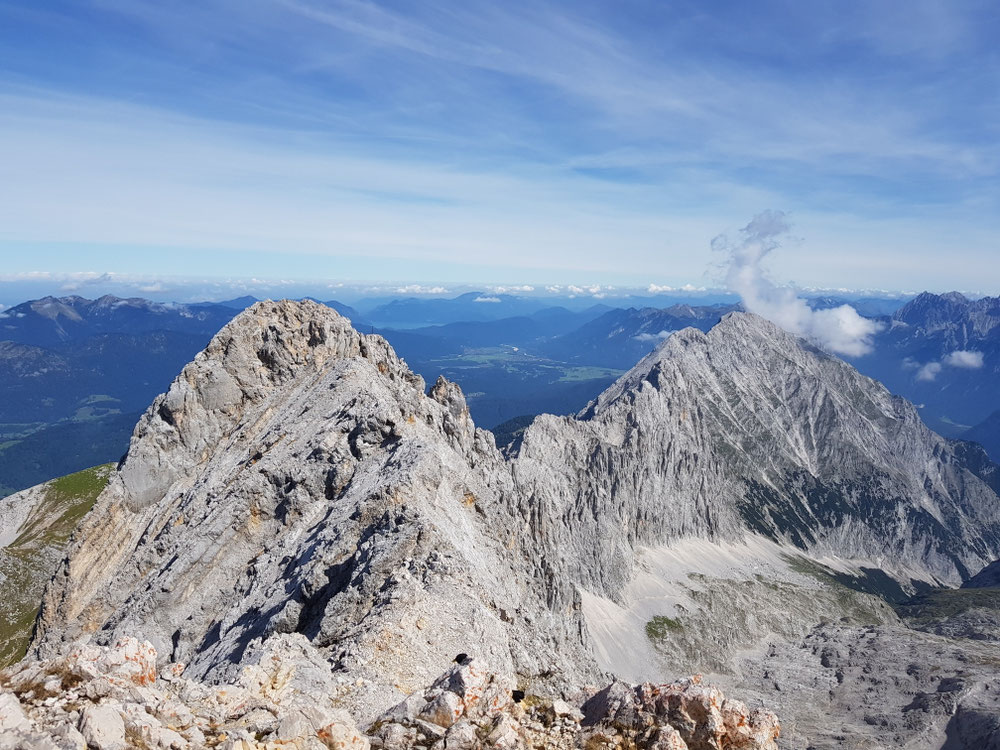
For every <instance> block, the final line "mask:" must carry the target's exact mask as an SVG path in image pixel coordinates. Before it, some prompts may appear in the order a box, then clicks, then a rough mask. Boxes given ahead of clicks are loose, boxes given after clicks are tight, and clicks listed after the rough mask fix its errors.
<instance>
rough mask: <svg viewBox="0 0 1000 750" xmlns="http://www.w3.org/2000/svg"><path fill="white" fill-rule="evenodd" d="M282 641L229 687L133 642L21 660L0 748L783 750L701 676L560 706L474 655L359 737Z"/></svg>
mask: <svg viewBox="0 0 1000 750" xmlns="http://www.w3.org/2000/svg"><path fill="white" fill-rule="evenodd" d="M277 640H278V642H277V643H276V644H275V645H274V647H273V649H272V653H271V654H270V658H268V659H265V660H262V661H261V663H260V664H257V665H252V666H248V667H244V669H243V670H242V672H241V673H240V676H239V679H238V680H237V682H235V683H234V684H229V685H206V684H204V683H200V682H197V681H193V680H189V679H186V678H185V677H184V676H183V671H184V667H183V665H181V664H177V663H172V664H168V665H167V666H166V667H164V668H162V669H160V670H157V667H156V651H155V649H154V648H153V647H152V646H151V645H150V644H149V643H148V642H147V643H140V642H139V641H138V640H136V639H134V638H123V639H121V640H120V641H119V642H118V643H117V644H116V645H115V646H113V647H106V646H92V645H87V646H81V647H79V648H77V649H75V650H73V651H72V652H71V653H70V654H69V655H67V656H65V657H62V658H59V659H52V660H47V661H24V662H21V663H20V664H18V665H16V666H14V667H11V668H9V669H7V670H5V671H3V672H0V750H87V748H91V749H92V750H125V748H138V749H140V750H153V749H154V748H155V749H162V750H187V749H188V748H192V749H194V748H206V747H208V748H220V749H222V750H257V749H261V750H291V749H293V748H294V749H296V750H306V749H309V748H317V749H319V750H321V749H322V748H337V749H338V750H368V749H369V748H384V750H404V749H406V748H418V747H426V748H441V749H443V748H451V749H452V750H475V749H478V748H550V749H552V750H558V749H561V748H566V749H567V750H568V749H569V748H587V749H588V750H597V749H598V748H649V750H723V748H726V749H727V750H774V749H775V748H776V747H777V745H776V744H775V740H776V738H777V737H778V734H779V731H780V728H779V725H778V720H777V717H776V716H775V715H774V714H773V713H771V712H769V711H765V710H761V709H756V710H752V711H751V710H749V709H748V708H747V706H746V705H745V704H743V703H741V702H740V701H736V700H731V699H728V698H726V697H725V696H723V695H722V693H721V692H720V691H719V690H717V689H716V688H713V687H709V686H706V685H702V684H701V681H700V678H697V677H695V678H690V679H688V680H684V681H681V682H675V683H672V684H669V685H652V684H648V683H647V684H643V685H636V686H633V685H627V684H625V683H622V682H613V683H611V684H610V685H608V686H607V687H605V688H604V689H603V690H600V691H592V692H591V694H589V695H587V696H578V698H580V700H576V701H566V700H562V699H559V698H557V699H554V700H553V699H546V698H542V697H539V696H535V695H525V694H524V692H522V691H520V690H518V689H517V688H516V681H515V679H514V678H513V677H512V676H504V675H499V674H497V673H495V672H491V671H489V670H488V669H487V668H485V667H483V666H481V665H480V664H479V662H478V660H476V659H474V658H472V657H469V656H468V655H466V654H459V655H458V656H457V657H456V662H455V663H454V664H453V665H452V666H451V668H450V669H448V670H447V671H446V672H445V673H444V674H443V675H441V677H440V678H438V679H437V680H436V681H435V682H434V683H433V684H432V685H431V686H430V687H428V688H427V689H426V690H423V691H417V692H416V693H413V694H412V695H410V696H409V697H407V698H406V700H404V701H403V702H402V703H400V704H399V705H398V706H396V707H394V708H392V709H391V710H389V711H387V712H386V713H385V714H384V715H383V716H381V717H380V718H379V719H377V720H376V721H375V722H374V723H373V724H371V725H370V726H369V727H366V728H364V730H362V729H359V728H358V726H357V725H356V724H355V723H354V721H353V720H352V718H351V717H350V716H349V715H348V714H347V713H346V712H345V711H343V710H342V709H341V708H339V707H338V706H337V687H336V685H326V684H323V683H324V680H329V675H328V673H327V674H324V672H323V670H322V668H321V665H318V664H317V665H309V664H308V663H305V662H303V661H302V660H301V658H298V659H296V658H294V657H295V655H296V652H297V651H298V650H299V649H300V648H301V644H299V643H297V641H298V640H299V638H297V637H294V636H286V637H283V638H280V639H277ZM312 666H315V667H316V668H315V669H312V668H311V667H312Z"/></svg>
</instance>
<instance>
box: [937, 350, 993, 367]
mask: <svg viewBox="0 0 1000 750" xmlns="http://www.w3.org/2000/svg"><path fill="white" fill-rule="evenodd" d="M941 361H942V362H944V363H945V364H946V365H949V366H951V367H959V368H961V369H965V370H978V369H979V368H980V367H982V366H983V353H982V352H974V351H969V350H965V349H956V350H955V351H953V352H952V353H951V354H949V355H948V356H947V357H945V358H944V359H943V360H941Z"/></svg>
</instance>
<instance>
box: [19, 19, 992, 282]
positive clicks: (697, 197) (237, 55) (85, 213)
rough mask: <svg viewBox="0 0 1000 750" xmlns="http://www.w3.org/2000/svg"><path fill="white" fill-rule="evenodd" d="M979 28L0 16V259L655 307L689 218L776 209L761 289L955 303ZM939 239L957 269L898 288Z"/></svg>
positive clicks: (683, 255)
mask: <svg viewBox="0 0 1000 750" xmlns="http://www.w3.org/2000/svg"><path fill="white" fill-rule="evenodd" d="M904 21H905V22H904ZM998 25H1000V21H998V20H997V18H996V15H995V14H994V13H992V12H991V10H990V7H989V6H988V5H977V4H976V3H969V4H966V3H963V4H955V3H947V2H943V1H940V2H935V1H932V0H915V2H913V3H907V4H905V5H904V4H895V3H879V4H875V5H872V4H870V3H864V2H860V1H853V0H848V1H847V2H827V1H825V0H821V2H817V3H810V4H809V5H808V6H805V5H801V6H796V5H792V6H789V5H788V4H787V3H780V2H773V3H771V2H765V3H763V4H756V5H755V6H754V7H753V8H750V7H748V6H746V5H745V4H740V3H732V4H722V5H720V6H718V7H716V8H714V9H713V12H712V13H711V14H708V13H704V12H702V10H701V9H700V8H697V7H694V6H691V5H689V4H684V3H672V4H663V3H654V2H651V1H649V2H645V1H644V0H640V2H639V3H635V4H630V5H629V6H628V7H627V8H615V9H611V8H609V7H606V6H601V5H600V4H597V5H581V4H578V3H569V2H544V1H543V2H533V3H528V2H520V1H519V0H514V2H509V3H499V4H498V3H489V2H485V1H481V0H470V2H468V3H459V4H456V3H452V2H443V1H442V0H429V2H425V3H412V4H388V3H379V2H359V1H358V0H329V1H327V2H322V3H320V2H318V0H264V1H263V2H257V3H237V2H233V0H205V1H204V2H193V0H191V1H189V0H179V1H178V2H176V3H158V2H152V1H151V0H128V1H127V2H126V1H125V0H101V2H99V3H97V4H95V5H94V6H93V7H88V8H87V9H82V8H75V7H73V6H69V5H67V6H40V5H38V4H35V3H27V2H20V3H19V2H16V1H15V2H14V3H7V4H5V5H4V6H3V7H0V45H3V48H4V50H5V55H4V61H3V62H2V63H0V92H2V93H3V101H2V102H0V107H2V109H0V112H2V113H3V116H0V158H2V159H3V162H4V166H5V170H9V171H11V172H12V177H14V178H16V179H10V180H5V185H8V186H9V185H17V190H13V189H11V188H9V187H8V188H6V189H5V191H4V194H3V195H2V196H0V197H2V198H3V201H0V219H2V220H3V222H2V227H3V229H2V230H0V243H5V244H4V247H5V248H14V247H15V245H13V244H10V243H18V242H20V243H60V242H62V243H66V242H74V243H81V244H87V243H89V244H87V252H90V253H107V251H106V250H101V249H99V248H101V247H107V246H109V245H112V244H117V245H118V246H131V247H134V248H142V249H143V252H145V253H152V254H154V255H155V253H156V251H157V250H160V251H165V250H166V249H168V248H173V249H176V248H190V249H192V251H194V250H195V249H197V250H198V251H199V252H200V257H201V260H202V262H203V263H205V264H206V265H208V264H213V265H214V266H215V267H216V269H217V270H221V269H224V268H225V267H226V265H227V264H228V263H231V256H227V255H226V253H227V252H233V251H239V252H255V253H258V254H271V255H272V256H273V257H274V258H275V259H276V260H274V261H273V262H272V264H271V265H270V267H268V268H265V266H264V265H263V264H262V265H261V270H262V271H265V272H267V273H271V274H280V273H281V268H282V266H283V263H282V261H281V257H282V256H285V257H287V256H288V255H290V254H294V253H301V254H312V255H316V256H320V257H327V258H337V259H344V261H345V262H344V263H342V264H341V268H342V269H343V270H342V272H343V273H345V274H348V273H349V274H351V275H354V276H356V275H357V274H359V273H362V274H365V273H367V274H370V275H374V274H377V273H386V272H397V271H398V272H400V273H403V274H404V275H405V276H406V277H408V278H416V275H415V273H416V272H418V271H419V270H420V269H421V268H422V267H424V268H426V269H427V271H426V273H427V277H426V279H427V280H429V279H430V278H437V279H442V278H445V276H444V273H443V271H448V272H450V271H451V270H452V269H458V270H456V271H455V278H463V279H465V278H469V276H468V274H469V273H478V274H480V275H479V278H494V279H497V280H498V281H500V282H501V283H516V282H517V281H519V280H523V279H524V278H529V277H530V278H532V279H537V280H538V281H539V282H542V283H547V282H548V281H549V279H552V280H553V281H555V280H557V279H558V280H561V283H568V282H567V279H568V278H569V276H568V274H567V271H570V270H575V269H580V270H581V271H582V272H583V273H584V274H586V273H589V272H596V273H599V274H605V275H606V278H607V279H608V280H609V281H611V283H616V281H617V280H619V279H623V280H627V281H628V282H629V283H642V284H643V285H647V284H648V283H649V278H650V277H653V278H656V279H657V282H656V283H657V285H659V286H675V287H680V286H682V285H684V284H685V283H688V284H690V283H692V282H694V283H697V282H698V278H699V276H700V275H701V271H702V267H703V265H704V262H703V258H702V257H701V256H700V255H699V249H700V248H701V247H703V243H704V240H705V239H706V238H707V237H710V236H712V234H714V233H715V231H716V230H715V227H718V226H720V225H725V224H728V223H730V222H731V221H732V220H733V217H735V216H745V215H751V214H753V213H754V212H756V211H758V210H759V208H760V207H761V206H765V205H782V206H787V207H789V208H790V209H792V210H794V211H795V214H796V217H797V222H798V225H799V227H800V229H801V231H802V232H803V233H805V234H807V235H808V236H809V237H810V248H812V250H811V252H805V253H800V254H795V255H792V254H786V255H785V256H783V257H776V258H775V259H774V263H775V266H776V267H777V269H778V271H777V272H778V273H779V274H780V275H781V276H782V277H783V278H787V279H794V280H796V281H798V282H800V283H803V284H814V285H822V286H832V285H838V284H844V285H852V286H859V285H867V286H893V287H899V286H905V287H908V288H909V287H923V286H931V285H932V284H933V285H941V284H943V285H946V286H962V287H969V286H973V285H975V286H981V285H982V284H983V279H982V275H981V274H977V278H976V279H971V278H968V276H967V274H968V271H963V268H966V269H967V268H972V267H979V268H983V267H985V266H984V264H983V263H981V262H980V261H981V260H982V259H988V258H989V257H990V254H991V253H992V251H993V237H995V235H996V232H997V231H998V230H1000V222H998V220H997V219H996V218H994V217H996V216H998V215H1000V211H997V208H1000V188H998V184H997V183H998V176H1000V146H998V144H1000V137H998V136H1000V125H998V124H997V123H1000V105H998V104H997V103H996V101H995V100H994V98H991V97H984V96H982V95H981V92H982V91H992V90H996V87H997V85H998V84H1000V62H998V61H997V60H996V58H995V56H994V55H993V54H992V49H993V40H994V39H995V38H996V36H997V34H998V33H1000V28H998ZM734 30H738V32H739V33H733V32H734ZM873 70H874V71H878V75H874V76H873V75H872V71H873ZM81 80H86V81H87V86H86V88H84V87H83V86H82V84H80V83H79V81H81ZM915 91H919V95H914V92H915ZM4 146H6V148H4ZM0 190H4V188H0ZM3 205H7V206H9V208H8V209H7V210H6V211H5V210H4V209H3V208H2V206H3ZM511 217H517V221H512V220H511ZM945 247H947V248H948V249H949V250H950V251H952V252H959V253H961V254H962V256H963V257H964V258H965V259H967V260H968V261H969V262H968V263H966V264H964V265H963V264H953V265H952V266H951V267H950V268H949V269H947V271H948V274H950V275H949V276H948V277H942V275H940V274H936V275H935V276H933V277H930V276H928V275H927V273H926V271H921V269H922V268H924V269H925V268H927V267H928V266H929V263H928V261H933V259H934V258H936V257H938V255H939V254H940V253H941V252H942V249H943V248H945ZM955 248H958V249H957V250H956V249H955ZM52 257H53V258H55V257H56V256H55V255H53V256H52ZM350 258H354V259H355V260H348V259H350ZM387 258H390V259H392V260H393V261H394V262H393V263H392V264H386V263H385V262H384V260H385V259H387ZM401 260H409V261H411V265H409V266H407V265H406V264H405V263H401V262H398V261H401ZM134 263H135V264H136V265H135V267H136V268H139V267H140V266H139V261H138V260H136V261H134ZM460 265H461V266H463V267H462V268H459V266H460ZM994 265H995V264H994ZM904 266H905V267H906V268H907V269H912V270H906V271H901V270H900V269H901V268H903V267H904ZM108 267H113V266H112V264H108ZM116 267H120V266H116ZM149 267H150V264H149V263H147V265H146V266H145V268H147V269H148V268H149ZM500 267H506V268H509V269H511V273H510V275H509V276H508V277H507V278H504V279H502V280H499V279H498V278H497V276H496V273H495V272H496V271H497V270H499V268H500ZM990 267H992V266H990ZM541 270H544V271H545V272H546V273H542V274H537V273H536V274H532V273H530V272H531V271H541ZM550 271H551V276H550V277H547V273H548V272H550ZM995 273H996V274H997V277H996V278H995V279H989V280H987V282H986V283H987V284H990V285H1000V270H998V271H996V272H995ZM904 274H905V275H904ZM400 278H403V276H401V277H400ZM587 278H592V277H587ZM574 281H575V283H577V284H578V285H580V284H582V283H583V278H581V277H577V278H576V279H575V280H574Z"/></svg>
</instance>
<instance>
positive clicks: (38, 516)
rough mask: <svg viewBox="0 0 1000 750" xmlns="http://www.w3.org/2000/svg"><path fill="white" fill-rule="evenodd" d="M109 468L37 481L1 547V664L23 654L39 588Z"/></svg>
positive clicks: (100, 487) (109, 466) (98, 489)
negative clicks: (11, 536)
mask: <svg viewBox="0 0 1000 750" xmlns="http://www.w3.org/2000/svg"><path fill="white" fill-rule="evenodd" d="M111 470H112V465H111V464H104V465H102V466H95V467H93V468H90V469H84V470H83V471H78V472H76V473H74V474H69V475H67V476H64V477H60V478H59V479H53V480H52V481H50V482H46V483H44V484H43V485H40V486H39V487H38V488H37V492H38V493H39V494H38V495H37V496H36V497H37V501H36V503H35V505H34V507H33V508H32V510H31V513H30V514H29V515H28V517H27V519H25V521H24V523H23V524H22V525H21V528H20V530H19V531H20V533H19V534H18V536H17V538H16V539H15V540H14V541H13V542H12V543H11V544H10V545H8V546H7V547H5V548H3V549H0V579H2V580H0V587H2V590H3V596H2V597H0V667H2V666H5V665H7V664H12V663H13V662H15V661H17V660H18V659H20V658H21V657H22V656H23V655H24V653H25V650H26V649H27V647H28V641H29V640H30V637H31V628H32V626H33V624H34V621H35V615H36V614H37V612H38V606H39V603H40V601H41V596H42V589H43V588H44V586H45V583H46V582H47V581H48V579H49V578H50V577H51V575H52V573H53V572H54V570H55V567H56V565H57V564H58V563H59V561H60V560H61V559H62V551H63V548H64V547H65V546H66V543H67V542H68V541H69V538H70V536H71V535H72V534H73V531H74V530H75V529H76V527H77V525H78V524H79V523H80V519H82V518H83V517H84V515H86V513H87V512H88V511H89V510H90V509H91V507H92V506H93V504H94V501H95V500H96V499H97V496H98V495H99V494H101V490H103V489H104V487H105V486H106V485H107V483H108V477H109V476H110V475H111Z"/></svg>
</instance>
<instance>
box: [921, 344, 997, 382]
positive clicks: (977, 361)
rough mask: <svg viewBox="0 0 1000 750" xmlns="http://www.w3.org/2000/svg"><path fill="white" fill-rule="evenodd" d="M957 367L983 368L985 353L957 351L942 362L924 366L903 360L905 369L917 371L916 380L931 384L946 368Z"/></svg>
mask: <svg viewBox="0 0 1000 750" xmlns="http://www.w3.org/2000/svg"><path fill="white" fill-rule="evenodd" d="M946 366H947V367H955V368H958V369H960V370H978V369H979V368H980V367H982V366H983V353H982V352H976V351H971V350H968V349H956V350H955V351H953V352H951V353H949V354H946V355H945V356H944V357H942V358H941V361H940V362H928V363H926V364H924V365H921V364H920V363H918V362H916V361H914V360H913V359H912V358H910V357H907V358H906V359H904V360H903V367H904V368H905V369H913V368H919V369H917V374H916V378H917V380H920V381H923V382H930V381H933V380H936V379H937V376H938V375H939V374H941V370H943V369H944V368H945V367H946Z"/></svg>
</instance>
